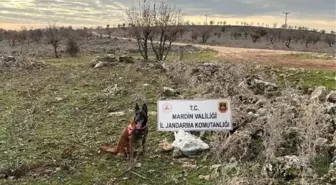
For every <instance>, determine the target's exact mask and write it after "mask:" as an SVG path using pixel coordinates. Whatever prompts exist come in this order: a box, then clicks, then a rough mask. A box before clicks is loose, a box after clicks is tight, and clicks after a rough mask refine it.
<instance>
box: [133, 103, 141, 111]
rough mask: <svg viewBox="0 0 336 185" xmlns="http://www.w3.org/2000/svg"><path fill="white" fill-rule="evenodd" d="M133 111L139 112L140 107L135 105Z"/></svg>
mask: <svg viewBox="0 0 336 185" xmlns="http://www.w3.org/2000/svg"><path fill="white" fill-rule="evenodd" d="M134 110H135V112H138V111H139V110H140V107H139V105H138V103H136V104H135V108H134Z"/></svg>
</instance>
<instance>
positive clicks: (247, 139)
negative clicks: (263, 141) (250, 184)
mask: <svg viewBox="0 0 336 185" xmlns="http://www.w3.org/2000/svg"><path fill="white" fill-rule="evenodd" d="M251 144H252V138H251V135H250V133H249V132H248V131H240V132H239V131H238V132H235V133H234V134H233V135H231V136H230V137H228V138H227V139H226V140H225V142H222V143H219V144H218V145H216V146H213V148H216V152H220V153H221V157H222V158H223V159H227V160H229V159H231V158H236V157H239V159H237V160H242V159H248V158H250V156H251V155H252V152H251V151H250V146H251Z"/></svg>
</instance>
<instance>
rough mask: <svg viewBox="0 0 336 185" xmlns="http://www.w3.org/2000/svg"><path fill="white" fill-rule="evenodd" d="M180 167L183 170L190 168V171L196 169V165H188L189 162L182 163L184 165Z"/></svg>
mask: <svg viewBox="0 0 336 185" xmlns="http://www.w3.org/2000/svg"><path fill="white" fill-rule="evenodd" d="M182 167H183V168H192V169H194V168H196V167H197V166H196V164H192V163H190V162H184V163H183V164H182Z"/></svg>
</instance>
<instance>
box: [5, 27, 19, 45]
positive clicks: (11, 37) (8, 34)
mask: <svg viewBox="0 0 336 185" xmlns="http://www.w3.org/2000/svg"><path fill="white" fill-rule="evenodd" d="M4 35H5V38H6V39H7V40H8V45H9V46H10V47H14V46H15V45H16V41H17V40H18V32H17V31H16V30H7V31H5V33H4Z"/></svg>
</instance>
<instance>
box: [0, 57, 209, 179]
mask: <svg viewBox="0 0 336 185" xmlns="http://www.w3.org/2000/svg"><path fill="white" fill-rule="evenodd" d="M89 58H90V57H82V58H80V59H62V60H50V61H49V62H50V63H52V66H51V67H49V68H48V69H44V70H41V71H30V72H19V73H12V74H7V75H2V74H1V75H0V80H1V81H2V82H4V83H1V84H0V104H1V107H2V108H1V109H0V116H1V122H0V153H1V155H0V164H1V166H0V169H15V168H16V166H19V165H20V163H22V164H23V165H24V166H28V167H30V168H33V167H34V166H35V167H34V168H35V169H32V170H30V173H36V174H37V173H39V172H40V171H47V170H48V169H50V170H52V171H55V169H56V168H57V167H58V166H62V168H61V171H58V172H56V173H55V174H53V175H50V176H48V177H41V176H39V177H37V178H32V177H27V176H26V177H23V178H20V179H19V180H18V181H16V180H14V181H12V180H3V179H2V180H0V184H10V183H14V182H15V183H16V184H60V183H61V182H66V184H93V183H98V184H99V183H103V184H105V183H107V182H110V184H113V183H112V180H113V179H114V178H116V179H117V181H119V182H120V183H121V184H141V183H150V184H158V183H159V184H172V183H173V181H178V182H182V181H183V178H180V175H181V173H182V166H181V165H179V164H178V162H177V161H178V160H173V159H172V157H171V156H170V155H166V154H161V153H160V152H158V151H156V149H157V146H158V143H159V142H160V141H161V140H163V139H164V138H167V139H170V140H171V139H173V138H172V134H167V133H162V132H156V117H155V116H151V117H150V134H149V138H148V147H149V149H148V152H149V153H148V154H147V157H146V158H141V159H140V161H139V162H141V163H142V165H141V167H140V168H138V169H136V173H138V174H141V175H142V176H144V177H147V178H150V179H151V180H150V181H153V182H150V181H148V180H145V179H142V178H139V177H137V176H135V175H134V174H131V175H128V174H123V173H124V171H125V169H126V168H127V167H128V166H127V163H126V161H125V160H123V159H121V158H117V157H115V156H110V155H108V154H98V152H97V151H98V147H99V145H100V144H101V143H106V142H108V143H109V142H112V143H116V141H117V137H118V135H119V133H120V131H121V129H122V128H123V127H124V126H126V124H127V122H128V120H129V119H130V118H131V116H132V112H128V110H129V109H132V108H133V106H134V103H133V98H134V97H133V95H135V94H142V95H144V96H145V97H146V98H147V101H148V103H149V109H150V111H155V110H156V101H157V95H159V93H160V92H161V89H162V87H163V85H168V86H169V84H171V81H170V80H169V79H167V78H166V77H165V76H162V75H160V74H159V73H158V72H154V71H146V74H147V75H143V74H144V71H142V70H140V71H138V70H137V69H136V68H134V67H131V66H126V67H125V66H118V67H113V68H110V69H109V68H102V69H98V70H96V69H92V68H89V67H88V65H87V64H85V62H87V61H88V59H89ZM120 77H121V78H122V79H120ZM144 83H148V84H151V83H153V85H151V86H149V87H146V88H144V87H143V86H142V84H144ZM114 84H118V86H119V87H123V88H124V94H123V93H120V94H117V95H110V96H107V95H103V94H102V93H101V92H102V90H103V89H105V88H106V87H108V86H109V85H112V86H113V85H114ZM56 97H63V98H64V99H63V100H61V101H57V100H56ZM109 111H125V112H126V115H125V116H121V117H109V116H108V112H109ZM202 163H204V162H202V161H200V160H198V162H197V164H198V166H199V167H200V168H199V169H187V171H186V173H187V174H188V175H186V177H185V178H186V180H188V182H189V183H191V184H206V182H202V181H201V180H199V179H198V175H199V174H203V173H204V171H208V167H204V168H203V167H202V166H201V165H200V164H202ZM45 165H50V166H49V167H44V166H45ZM21 168H23V167H21ZM56 171H57V170H56ZM124 177H127V178H128V179H127V180H124V179H123V178H124ZM174 179H175V180H174ZM114 183H116V182H114Z"/></svg>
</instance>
